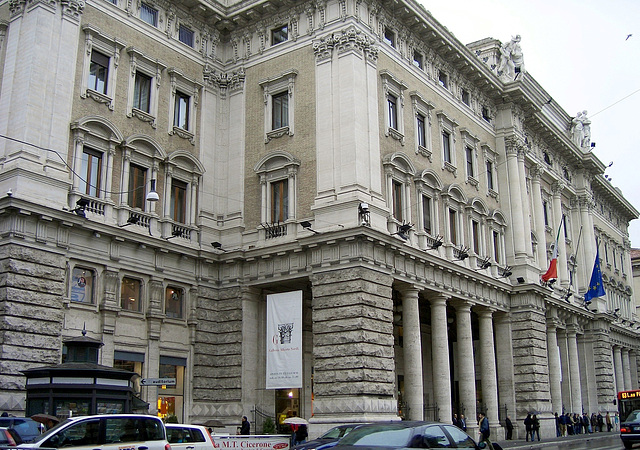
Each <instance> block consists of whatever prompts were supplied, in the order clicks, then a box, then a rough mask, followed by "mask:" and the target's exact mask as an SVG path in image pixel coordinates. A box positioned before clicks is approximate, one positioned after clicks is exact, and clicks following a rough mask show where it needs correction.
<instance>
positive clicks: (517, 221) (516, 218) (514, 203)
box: [505, 137, 530, 259]
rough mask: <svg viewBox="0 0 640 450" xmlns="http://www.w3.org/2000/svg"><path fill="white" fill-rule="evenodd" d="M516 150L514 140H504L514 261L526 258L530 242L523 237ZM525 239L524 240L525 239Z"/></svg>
mask: <svg viewBox="0 0 640 450" xmlns="http://www.w3.org/2000/svg"><path fill="white" fill-rule="evenodd" d="M518 148H519V145H518V143H517V141H516V139H515V138H512V137H511V138H505V149H506V152H507V175H508V177H509V200H510V205H511V209H512V214H511V220H512V223H511V225H512V226H511V230H512V232H513V246H514V250H515V256H516V259H518V258H522V257H526V256H527V249H526V243H527V242H529V241H530V239H529V237H528V236H525V233H524V230H525V227H524V216H523V210H522V192H521V191H522V186H521V184H520V170H519V168H518ZM525 238H526V239H525Z"/></svg>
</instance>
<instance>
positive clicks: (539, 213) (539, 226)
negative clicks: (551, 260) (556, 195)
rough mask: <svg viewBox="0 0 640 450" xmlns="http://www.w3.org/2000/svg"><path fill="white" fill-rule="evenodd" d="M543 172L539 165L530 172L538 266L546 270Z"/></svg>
mask: <svg viewBox="0 0 640 450" xmlns="http://www.w3.org/2000/svg"><path fill="white" fill-rule="evenodd" d="M541 172H542V168H541V167H540V166H538V165H536V166H534V167H532V168H531V169H530V170H529V174H530V175H531V191H532V192H531V195H532V203H533V219H534V229H535V232H536V236H537V237H538V249H537V258H538V267H539V268H540V270H546V268H547V267H548V261H547V246H546V245H545V244H546V239H545V235H546V227H545V224H544V209H543V205H542V188H541V187H540V175H541Z"/></svg>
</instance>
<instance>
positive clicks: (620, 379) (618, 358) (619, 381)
mask: <svg viewBox="0 0 640 450" xmlns="http://www.w3.org/2000/svg"><path fill="white" fill-rule="evenodd" d="M613 367H614V375H615V381H616V391H618V392H620V391H624V374H623V371H622V348H621V347H620V346H619V345H614V346H613Z"/></svg>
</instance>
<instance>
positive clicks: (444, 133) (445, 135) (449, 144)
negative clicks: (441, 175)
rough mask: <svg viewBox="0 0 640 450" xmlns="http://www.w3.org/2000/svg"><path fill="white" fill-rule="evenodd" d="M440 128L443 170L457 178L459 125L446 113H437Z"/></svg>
mask: <svg viewBox="0 0 640 450" xmlns="http://www.w3.org/2000/svg"><path fill="white" fill-rule="evenodd" d="M436 117H437V118H438V128H439V132H440V148H441V149H442V153H441V157H442V168H443V169H445V170H447V171H449V172H451V173H452V174H453V175H454V176H457V172H458V168H457V161H456V159H457V158H456V135H455V133H456V128H457V126H458V123H457V122H456V121H455V120H454V119H452V118H450V117H449V116H447V115H446V114H445V113H444V111H437V112H436Z"/></svg>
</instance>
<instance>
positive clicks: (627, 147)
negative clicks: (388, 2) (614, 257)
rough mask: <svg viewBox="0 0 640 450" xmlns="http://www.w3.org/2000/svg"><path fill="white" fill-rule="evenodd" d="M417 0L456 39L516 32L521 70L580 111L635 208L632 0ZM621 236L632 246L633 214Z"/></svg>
mask: <svg viewBox="0 0 640 450" xmlns="http://www.w3.org/2000/svg"><path fill="white" fill-rule="evenodd" d="M419 1H420V2H421V3H422V4H423V5H424V6H425V8H426V9H428V10H429V11H431V14H432V15H433V16H434V17H435V19H436V20H437V21H439V22H440V23H441V24H442V25H444V26H445V27H447V28H448V29H449V31H451V32H452V33H453V34H454V35H455V36H456V37H457V38H458V39H459V40H460V41H461V42H462V43H463V44H468V43H470V42H473V41H477V40H479V39H483V38H486V37H492V38H495V39H498V40H500V41H501V42H507V41H509V40H510V39H511V37H512V36H515V35H516V34H519V35H521V36H522V41H521V42H520V45H521V47H522V52H523V55H524V63H525V67H526V70H527V72H528V73H529V74H530V75H531V76H533V77H534V78H535V79H536V80H537V81H538V83H540V85H542V87H543V88H544V89H545V90H546V91H547V92H548V93H549V94H550V95H551V97H552V98H553V99H554V100H555V101H556V102H557V103H558V104H559V105H560V107H561V108H563V109H564V110H565V111H566V112H567V113H568V114H569V115H571V116H575V115H576V113H577V112H578V111H582V110H585V109H586V110H587V111H588V114H589V118H590V119H591V142H595V143H596V148H595V151H594V152H595V154H596V156H597V157H598V158H599V159H600V160H601V161H602V162H603V163H604V164H605V165H607V164H609V162H611V161H613V166H611V167H610V168H608V169H607V170H606V172H605V173H606V174H607V175H609V176H611V178H612V179H613V181H612V184H613V185H614V186H615V187H618V188H620V189H621V190H622V193H623V194H624V196H625V197H626V199H627V200H628V201H629V202H630V203H631V204H632V205H633V206H634V208H635V209H637V210H640V172H639V166H640V92H636V91H640V24H639V23H640V0H535V1H533V0H509V1H507V0H463V1H441V0H438V1H433V0H419ZM629 34H632V35H633V36H631V37H629V38H627V36H628V35H629ZM634 92H635V93H634ZM632 93H634V94H632ZM630 94H632V95H630ZM629 95H630V96H629ZM627 96H629V97H628V98H626V99H624V100H622V99H623V98H624V97H627ZM616 102H619V103H616ZM629 234H630V237H631V246H632V247H634V248H640V220H634V221H632V222H631V225H630V227H629Z"/></svg>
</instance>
